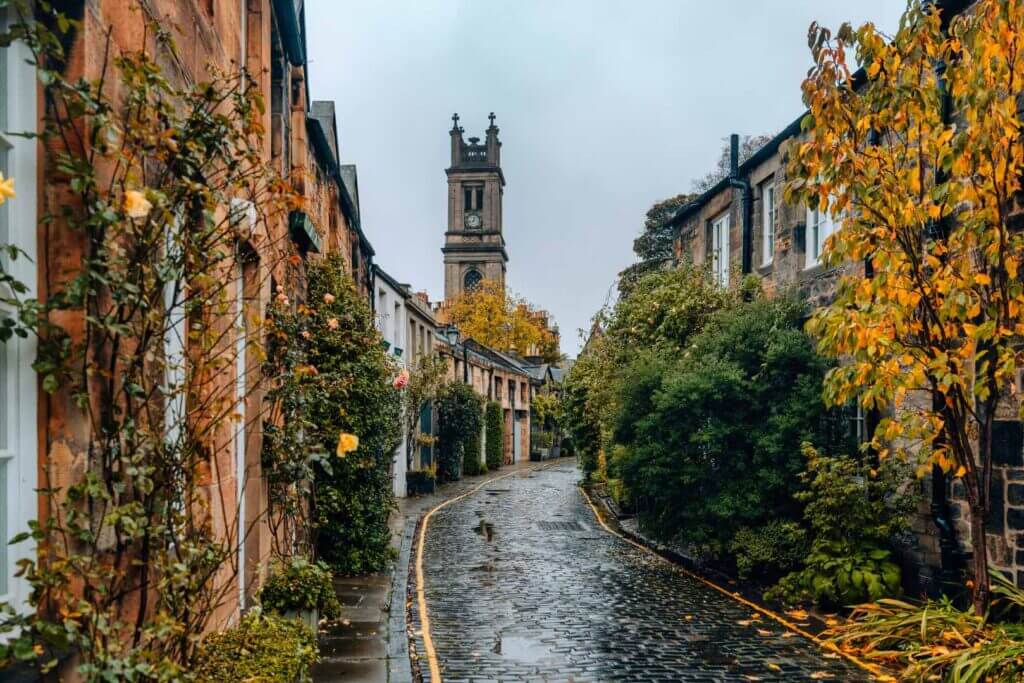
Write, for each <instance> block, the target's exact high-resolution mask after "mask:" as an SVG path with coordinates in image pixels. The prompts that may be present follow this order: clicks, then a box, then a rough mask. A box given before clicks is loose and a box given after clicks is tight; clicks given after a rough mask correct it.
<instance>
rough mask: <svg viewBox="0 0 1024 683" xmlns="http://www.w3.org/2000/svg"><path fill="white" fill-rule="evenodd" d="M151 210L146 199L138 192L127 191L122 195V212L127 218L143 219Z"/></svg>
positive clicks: (150, 205) (151, 206)
mask: <svg viewBox="0 0 1024 683" xmlns="http://www.w3.org/2000/svg"><path fill="white" fill-rule="evenodd" d="M152 208H153V205H152V204H150V202H149V200H148V199H146V195H144V194H142V193H141V192H139V191H138V190H128V191H126V192H125V193H124V212H125V213H126V214H128V217H129V218H145V217H146V216H148V215H149V212H150V210H151V209H152Z"/></svg>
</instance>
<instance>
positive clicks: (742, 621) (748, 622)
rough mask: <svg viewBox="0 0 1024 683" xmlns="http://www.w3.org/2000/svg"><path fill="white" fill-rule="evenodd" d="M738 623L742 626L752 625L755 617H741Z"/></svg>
mask: <svg viewBox="0 0 1024 683" xmlns="http://www.w3.org/2000/svg"><path fill="white" fill-rule="evenodd" d="M736 623H737V624H739V625H740V626H750V625H751V624H752V623H754V620H753V619H740V620H739V621H737V622H736Z"/></svg>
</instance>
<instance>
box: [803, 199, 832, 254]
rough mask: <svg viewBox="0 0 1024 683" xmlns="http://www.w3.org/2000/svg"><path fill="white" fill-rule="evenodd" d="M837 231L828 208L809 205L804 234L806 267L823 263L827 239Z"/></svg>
mask: <svg viewBox="0 0 1024 683" xmlns="http://www.w3.org/2000/svg"><path fill="white" fill-rule="evenodd" d="M829 203H830V204H831V202H829ZM835 231H836V221H835V219H834V218H833V217H832V214H831V213H830V212H829V211H828V210H827V209H826V210H825V211H822V210H821V209H819V208H818V207H817V206H813V207H811V206H809V207H807V228H806V231H805V234H804V252H805V257H806V260H805V262H804V268H805V269H806V268H814V267H816V266H818V265H820V264H821V254H822V251H824V249H825V240H827V239H828V238H829V235H831V234H832V233H834V232H835Z"/></svg>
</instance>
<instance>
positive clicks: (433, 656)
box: [416, 462, 565, 683]
mask: <svg viewBox="0 0 1024 683" xmlns="http://www.w3.org/2000/svg"><path fill="white" fill-rule="evenodd" d="M560 464H565V463H559V462H554V463H549V464H547V465H540V466H538V467H525V468H523V469H520V470H515V471H512V472H506V473H505V474H502V475H499V476H497V477H491V478H490V479H487V480H485V481H482V482H480V483H479V484H477V485H476V486H474V487H473V488H471V489H470V490H468V491H466V492H465V493H463V494H461V495H458V496H455V497H454V498H449V499H448V500H445V501H442V502H441V503H440V504H438V505H436V506H435V507H433V508H431V510H430V511H429V512H428V513H427V514H425V515H424V516H423V523H422V524H421V525H420V539H419V544H418V546H417V548H416V604H417V605H418V606H419V612H420V626H421V627H422V629H423V649H424V650H425V651H426V654H427V664H428V665H429V666H430V680H431V682H432V683H441V666H440V664H438V661H437V650H436V649H434V639H433V638H432V637H431V635H430V617H429V616H428V614H427V598H426V595H425V594H424V587H423V545H424V542H425V541H426V538H427V525H428V524H430V518H431V517H433V516H434V513H435V512H437V511H438V510H441V509H443V508H445V507H448V506H449V505H451V504H452V503H455V502H458V501H460V500H462V499H463V498H468V497H469V496H471V495H473V494H474V493H476V492H477V491H479V490H480V489H482V488H483V487H485V486H487V485H488V484H491V483H493V482H496V481H498V480H499V479H504V478H505V477H511V476H513V475H515V474H521V473H523V472H536V471H539V470H543V469H547V468H548V467H552V466H554V465H560Z"/></svg>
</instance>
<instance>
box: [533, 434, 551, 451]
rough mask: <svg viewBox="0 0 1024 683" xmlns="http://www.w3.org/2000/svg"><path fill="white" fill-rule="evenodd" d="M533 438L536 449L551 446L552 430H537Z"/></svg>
mask: <svg viewBox="0 0 1024 683" xmlns="http://www.w3.org/2000/svg"><path fill="white" fill-rule="evenodd" d="M532 439H533V441H532V446H533V448H534V449H538V448H551V442H552V438H551V432H535V433H534V434H533V437H532Z"/></svg>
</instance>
